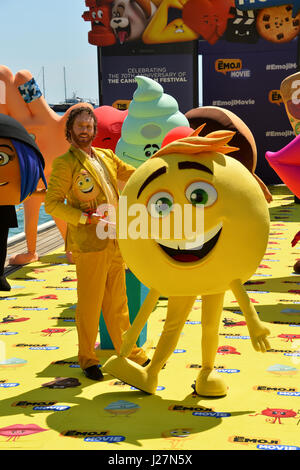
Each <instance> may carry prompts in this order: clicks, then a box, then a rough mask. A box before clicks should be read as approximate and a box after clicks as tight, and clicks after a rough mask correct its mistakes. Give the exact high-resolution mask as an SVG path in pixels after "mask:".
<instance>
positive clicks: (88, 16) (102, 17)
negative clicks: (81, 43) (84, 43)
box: [82, 0, 116, 46]
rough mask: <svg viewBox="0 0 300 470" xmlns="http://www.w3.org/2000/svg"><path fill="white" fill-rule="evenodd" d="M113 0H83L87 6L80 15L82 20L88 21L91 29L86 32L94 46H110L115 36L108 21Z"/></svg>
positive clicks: (114, 41) (113, 42)
mask: <svg viewBox="0 0 300 470" xmlns="http://www.w3.org/2000/svg"><path fill="white" fill-rule="evenodd" d="M112 2H113V0H85V4H86V6H87V7H89V10H88V11H85V12H84V13H83V15H82V18H83V19H84V21H90V22H91V26H92V29H91V31H89V32H88V41H89V43H90V44H93V45H94V46H112V45H113V44H115V43H116V37H115V35H114V33H113V30H112V29H111V27H110V25H109V23H110V19H111V4H112Z"/></svg>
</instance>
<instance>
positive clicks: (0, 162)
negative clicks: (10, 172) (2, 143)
mask: <svg viewBox="0 0 300 470" xmlns="http://www.w3.org/2000/svg"><path fill="white" fill-rule="evenodd" d="M10 160H11V156H10V155H7V153H4V152H0V166H4V165H7V164H8V162H9V161H10Z"/></svg>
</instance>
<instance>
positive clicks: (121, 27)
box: [110, 0, 156, 44]
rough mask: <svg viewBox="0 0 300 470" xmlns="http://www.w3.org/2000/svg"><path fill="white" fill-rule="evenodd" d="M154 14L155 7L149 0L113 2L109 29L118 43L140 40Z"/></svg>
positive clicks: (118, 0) (115, 0) (119, 0)
mask: <svg viewBox="0 0 300 470" xmlns="http://www.w3.org/2000/svg"><path fill="white" fill-rule="evenodd" d="M155 12H156V6H155V4H154V3H153V2H152V1H151V0H114V1H113V3H112V8H111V17H112V18H111V20H110V27H111V29H112V30H113V32H114V34H115V37H116V40H117V41H118V43H119V44H124V43H125V42H128V41H137V40H138V39H141V37H142V34H143V32H144V30H145V28H146V26H147V25H148V23H149V21H150V20H151V18H152V16H153V14H154V13H155Z"/></svg>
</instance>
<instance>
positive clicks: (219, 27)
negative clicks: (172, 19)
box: [181, 0, 235, 45]
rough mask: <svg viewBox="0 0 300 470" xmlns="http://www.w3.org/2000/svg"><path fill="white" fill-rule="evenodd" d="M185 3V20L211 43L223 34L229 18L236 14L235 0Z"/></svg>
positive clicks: (203, 0) (197, 0)
mask: <svg viewBox="0 0 300 470" xmlns="http://www.w3.org/2000/svg"><path fill="white" fill-rule="evenodd" d="M181 3H182V2H181ZM184 3H185V4H184V7H183V11H182V19H183V21H184V22H185V24H186V25H187V26H188V27H189V28H191V29H192V30H193V31H195V33H197V34H198V35H200V36H201V37H202V38H203V39H205V40H206V41H207V42H208V43H209V44H211V45H213V44H215V43H216V42H217V41H218V40H219V39H220V38H221V37H222V36H223V34H224V33H225V31H226V28H227V22H228V20H229V18H233V16H234V14H233V11H234V7H235V2H234V0H201V2H199V0H189V1H187V2H184Z"/></svg>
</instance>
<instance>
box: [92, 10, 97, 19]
mask: <svg viewBox="0 0 300 470" xmlns="http://www.w3.org/2000/svg"><path fill="white" fill-rule="evenodd" d="M92 17H93V18H94V20H95V19H96V18H97V13H96V12H95V11H93V12H92Z"/></svg>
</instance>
